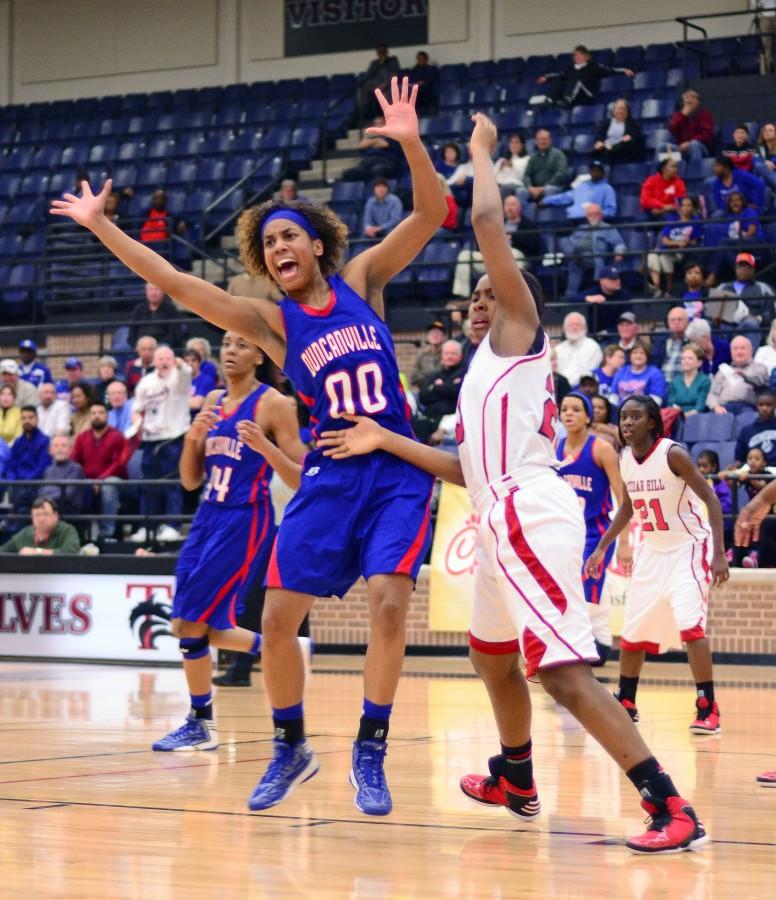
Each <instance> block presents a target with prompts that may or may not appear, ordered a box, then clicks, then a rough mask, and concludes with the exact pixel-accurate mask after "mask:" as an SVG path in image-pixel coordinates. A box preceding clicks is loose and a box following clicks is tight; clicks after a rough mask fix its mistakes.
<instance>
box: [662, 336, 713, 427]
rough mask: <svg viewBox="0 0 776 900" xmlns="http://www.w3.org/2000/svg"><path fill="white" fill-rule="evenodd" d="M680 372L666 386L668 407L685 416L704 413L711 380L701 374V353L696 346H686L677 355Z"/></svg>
mask: <svg viewBox="0 0 776 900" xmlns="http://www.w3.org/2000/svg"><path fill="white" fill-rule="evenodd" d="M679 364H680V367H681V371H680V372H679V373H677V374H676V375H674V376H673V378H672V379H671V381H670V383H669V385H668V406H672V407H675V408H676V409H680V410H681V411H682V412H683V413H684V414H685V415H686V416H692V415H695V414H696V413H699V412H706V409H707V407H706V398H707V397H708V395H709V390H710V388H711V378H709V376H708V375H706V374H705V373H704V372H701V366H702V364H703V351H702V350H701V348H700V347H698V346H697V345H696V344H686V345H685V346H684V347H683V348H682V351H681V353H680V355H679Z"/></svg>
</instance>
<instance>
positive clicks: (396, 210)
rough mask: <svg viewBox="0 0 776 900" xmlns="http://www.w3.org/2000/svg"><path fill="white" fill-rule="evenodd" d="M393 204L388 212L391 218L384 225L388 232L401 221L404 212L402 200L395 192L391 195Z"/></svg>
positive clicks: (384, 229) (385, 230)
mask: <svg viewBox="0 0 776 900" xmlns="http://www.w3.org/2000/svg"><path fill="white" fill-rule="evenodd" d="M390 203H391V206H390V209H389V210H388V212H389V213H390V218H389V219H388V221H387V222H386V223H385V225H384V226H383V231H384V232H385V233H386V234H387V233H388V232H389V231H391V229H393V228H395V227H396V226H397V225H398V224H399V222H401V217H402V213H403V212H404V208H403V207H402V205H401V200H399V198H398V197H397V196H396V195H395V194H394V195H393V196H392V197H391V201H390Z"/></svg>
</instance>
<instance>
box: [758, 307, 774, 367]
mask: <svg viewBox="0 0 776 900" xmlns="http://www.w3.org/2000/svg"><path fill="white" fill-rule="evenodd" d="M754 360H755V362H758V363H762V364H763V365H764V366H765V368H766V369H767V370H768V374H769V375H770V374H771V372H773V370H774V368H776V319H774V320H773V321H772V322H771V327H770V330H769V331H768V337H766V339H765V343H764V344H763V345H762V347H758V348H757V350H756V352H755V354H754Z"/></svg>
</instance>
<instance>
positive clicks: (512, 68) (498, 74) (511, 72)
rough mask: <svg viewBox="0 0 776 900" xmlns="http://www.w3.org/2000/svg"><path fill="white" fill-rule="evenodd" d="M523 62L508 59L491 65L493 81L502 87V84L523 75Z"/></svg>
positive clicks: (511, 58) (517, 59) (518, 59)
mask: <svg viewBox="0 0 776 900" xmlns="http://www.w3.org/2000/svg"><path fill="white" fill-rule="evenodd" d="M524 68H525V62H524V61H523V60H522V59H520V58H519V57H510V58H508V59H499V60H496V62H495V63H494V64H493V74H492V76H491V77H492V79H493V81H496V82H498V83H499V84H501V85H504V82H505V81H507V82H509V81H513V80H514V79H516V78H519V77H520V75H522V74H523V69H524ZM504 86H505V85H504Z"/></svg>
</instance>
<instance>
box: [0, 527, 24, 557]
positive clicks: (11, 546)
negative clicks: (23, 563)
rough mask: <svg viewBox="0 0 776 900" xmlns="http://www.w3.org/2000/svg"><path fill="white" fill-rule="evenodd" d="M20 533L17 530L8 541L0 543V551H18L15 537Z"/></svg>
mask: <svg viewBox="0 0 776 900" xmlns="http://www.w3.org/2000/svg"><path fill="white" fill-rule="evenodd" d="M20 534H21V531H17V532H16V534H15V535H14V536H13V537H12V538H11V540H10V541H6V542H5V543H4V544H2V545H0V553H18V552H19V544H18V543H17V539H18V537H19V535H20Z"/></svg>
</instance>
